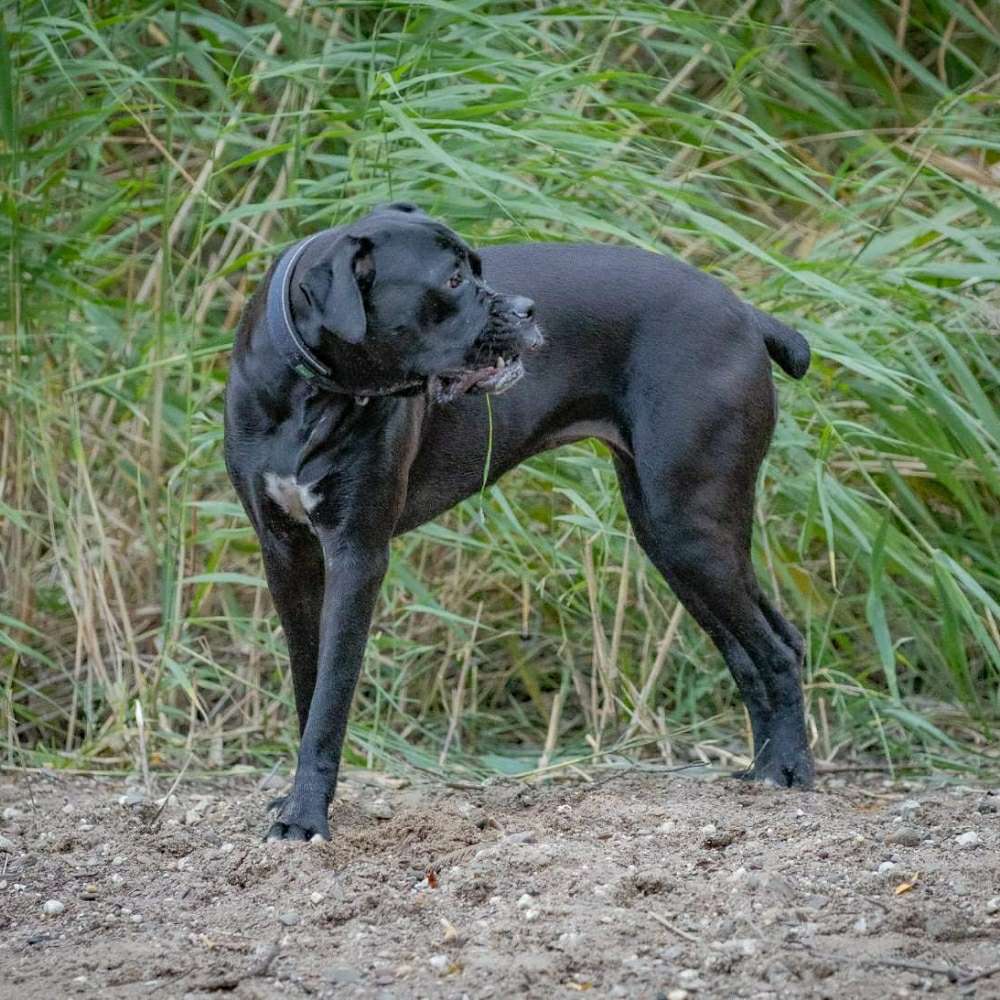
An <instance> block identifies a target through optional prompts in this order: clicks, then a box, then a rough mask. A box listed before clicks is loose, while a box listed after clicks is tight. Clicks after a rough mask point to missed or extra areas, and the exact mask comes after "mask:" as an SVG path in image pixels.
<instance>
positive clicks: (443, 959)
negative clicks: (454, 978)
mask: <svg viewBox="0 0 1000 1000" xmlns="http://www.w3.org/2000/svg"><path fill="white" fill-rule="evenodd" d="M430 966H431V968H432V969H433V970H434V971H435V972H444V970H445V969H447V968H448V956H447V955H431V957H430Z"/></svg>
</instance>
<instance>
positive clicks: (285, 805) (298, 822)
mask: <svg viewBox="0 0 1000 1000" xmlns="http://www.w3.org/2000/svg"><path fill="white" fill-rule="evenodd" d="M268 809H269V810H271V809H277V810H278V817H277V819H276V820H275V821H274V822H273V823H272V824H271V827H270V829H269V830H268V831H267V835H266V836H265V838H264V839H265V840H267V841H274V840H291V841H298V842H300V843H309V842H315V841H323V840H329V839H330V824H329V821H328V820H327V816H326V811H327V807H326V803H325V802H309V801H305V802H302V801H298V800H297V799H296V796H295V794H294V793H293V794H291V795H284V796H282V797H281V798H277V799H275V800H274V801H273V802H271V803H270V805H269V806H268Z"/></svg>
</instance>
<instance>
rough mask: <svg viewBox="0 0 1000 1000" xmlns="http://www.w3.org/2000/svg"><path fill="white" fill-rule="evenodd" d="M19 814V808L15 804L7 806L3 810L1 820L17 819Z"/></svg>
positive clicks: (6, 821) (7, 821)
mask: <svg viewBox="0 0 1000 1000" xmlns="http://www.w3.org/2000/svg"><path fill="white" fill-rule="evenodd" d="M20 815H21V810H20V809H18V808H17V806H7V808H6V809H4V811H3V821H4V822H5V823H9V822H10V821H11V820H15V819H17V817H18V816H20Z"/></svg>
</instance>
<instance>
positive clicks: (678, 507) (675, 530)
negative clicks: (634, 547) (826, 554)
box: [617, 412, 813, 787]
mask: <svg viewBox="0 0 1000 1000" xmlns="http://www.w3.org/2000/svg"><path fill="white" fill-rule="evenodd" d="M686 416H687V417H689V418H690V416H691V414H690V413H689V414H687V415H686ZM738 424H739V415H738V414H733V413H732V412H730V413H729V414H728V415H727V420H726V421H725V423H723V422H720V421H713V420H706V422H705V424H704V425H703V426H702V427H701V428H700V431H699V432H695V433H690V434H684V433H682V434H681V435H679V436H678V437H677V438H675V439H674V440H672V441H671V442H670V444H669V445H664V438H663V436H662V435H656V434H653V433H651V428H649V429H647V430H646V432H645V433H644V432H643V430H642V428H637V431H638V433H636V434H634V435H633V448H634V454H635V460H634V462H633V461H632V460H630V459H626V458H624V457H623V458H619V459H618V461H617V466H618V475H619V482H620V483H621V486H622V494H623V497H624V500H625V504H626V509H627V510H628V513H629V517H630V519H631V521H632V524H633V526H634V527H635V532H636V538H637V539H638V541H639V543H640V544H641V545H642V547H643V549H644V550H645V551H646V553H647V555H648V556H649V557H650V559H651V560H652V562H653V563H654V565H655V566H656V567H657V569H659V570H660V572H661V573H662V574H663V576H664V578H665V579H666V580H667V582H668V583H669V584H670V585H671V587H672V588H673V590H674V592H675V593H676V594H677V597H678V598H679V599H680V601H681V602H682V603H683V604H684V606H685V607H686V608H687V609H688V611H689V612H690V613H691V616H692V617H693V618H694V619H695V620H696V621H697V622H698V623H699V624H700V625H701V626H702V627H703V628H704V629H705V631H706V632H708V634H709V636H710V637H711V638H712V640H713V642H714V643H715V644H716V646H717V647H718V649H719V651H720V652H721V653H722V655H723V658H724V659H725V661H726V665H727V666H728V667H729V670H730V672H731V673H732V675H733V677H734V679H735V681H736V683H737V686H738V687H739V690H740V694H741V696H742V697H743V700H744V703H745V704H746V706H747V710H748V712H749V714H750V721H751V726H752V728H753V735H754V756H755V761H754V766H753V768H752V770H751V771H750V772H749V773H748V774H747V775H746V776H747V777H751V778H756V779H760V780H766V781H771V782H773V783H775V784H778V785H781V786H785V787H790V786H798V787H808V786H810V785H811V783H812V780H813V763H812V756H811V754H810V752H809V747H808V741H807V738H806V729H805V710H804V705H803V698H802V688H801V679H800V664H801V648H802V647H801V639H798V641H797V642H796V638H797V637H798V633H797V632H796V631H795V630H794V628H793V627H792V626H791V625H789V624H788V623H787V622H785V620H784V619H783V618H782V617H781V616H780V615H779V614H778V612H777V611H776V610H775V609H774V608H773V607H772V606H771V605H770V603H769V602H766V598H764V596H763V594H762V592H761V590H760V587H759V585H758V583H757V580H756V577H755V575H754V571H753V566H752V564H751V561H750V531H751V525H752V514H753V500H754V486H755V480H756V473H757V468H758V466H759V461H753V460H752V459H753V458H754V455H753V454H752V453H748V452H747V451H746V450H744V451H743V452H742V453H740V461H738V462H735V463H733V464H732V466H727V463H726V462H725V461H724V458H725V456H726V455H731V454H733V441H732V439H731V437H730V436H731V435H734V434H735V435H736V436H737V437H738V438H739V439H740V440H741V441H746V439H747V434H746V433H745V429H743V431H741V429H740V428H739V427H738ZM734 425H737V426H734ZM674 426H677V425H676V424H674ZM764 443H765V444H766V440H765V442H764ZM720 458H721V459H722V461H720Z"/></svg>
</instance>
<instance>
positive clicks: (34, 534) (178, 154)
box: [0, 0, 1000, 777]
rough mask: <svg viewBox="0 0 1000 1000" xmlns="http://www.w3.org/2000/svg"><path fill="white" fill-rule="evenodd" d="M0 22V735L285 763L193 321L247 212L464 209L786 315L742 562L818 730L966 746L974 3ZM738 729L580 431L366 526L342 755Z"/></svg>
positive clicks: (980, 81)
mask: <svg viewBox="0 0 1000 1000" xmlns="http://www.w3.org/2000/svg"><path fill="white" fill-rule="evenodd" d="M3 27H4V32H5V38H4V42H5V44H3V45H2V46H0V143H2V153H3V164H4V172H3V177H2V212H0V259H2V268H3V273H2V276H0V281H2V284H0V287H2V289H3V301H2V303H0V309H2V314H0V316H2V322H3V327H2V341H0V349H2V355H3V366H2V375H3V380H2V387H0V391H2V414H0V421H2V441H0V524H2V534H0V558H2V565H0V570H2V576H3V579H2V595H3V596H2V605H0V664H2V671H0V682H2V718H3V726H4V730H3V750H2V758H3V761H4V763H6V764H10V765H16V766H28V765H33V766H38V765H44V764H48V765H52V766H57V767H77V768H98V767H110V768H122V769H125V768H131V767H133V766H134V765H135V762H136V760H137V759H139V758H144V759H146V760H147V761H149V762H150V763H151V764H152V765H154V766H156V765H162V766H165V767H176V766H180V765H181V764H187V763H190V766H191V769H192V771H197V770H201V769H206V768H232V767H239V766H246V765H263V766H269V765H271V764H272V763H276V762H283V763H287V762H289V761H290V752H291V750H292V748H293V746H294V735H295V734H294V725H293V715H294V713H293V711H292V708H291V690H290V683H289V677H288V675H287V670H286V658H285V653H284V644H283V641H282V638H281V635H280V632H279V630H278V627H277V624H276V620H275V617H274V615H273V613H272V609H271V605H270V601H269V598H268V597H267V593H266V590H265V589H264V587H263V582H262V578H261V567H260V563H259V560H258V555H257V551H256V543H255V539H254V536H253V534H252V531H251V529H250V528H249V526H248V523H247V521H246V519H245V518H244V516H243V514H242V512H241V510H240V509H239V507H238V506H237V503H236V500H235V496H234V495H233V493H232V490H231V488H230V486H229V484H228V482H227V480H226V477H225V473H224V470H223V466H222V457H221V448H220V444H221V435H222V424H221V419H220V417H221V406H222V394H223V386H224V381H225V373H226V363H227V354H228V349H229V344H230V341H231V337H232V331H233V328H234V324H235V322H236V319H237V317H238V315H239V312H240V309H241V307H242V306H243V304H244V302H245V301H246V299H247V296H248V294H249V293H250V292H251V291H252V289H253V287H254V285H255V283H256V282H257V281H258V280H259V278H260V276H261V275H262V273H263V271H264V269H265V268H266V266H267V265H268V263H269V262H270V261H271V260H272V259H273V256H274V254H275V253H276V252H277V251H278V250H279V249H280V248H281V247H282V246H283V245H285V244H286V243H288V242H290V241H292V240H294V239H296V238H299V237H302V236H303V235H305V234H307V233H310V232H312V231H315V230H316V229H319V228H321V227H325V226H329V225H332V224H336V223H339V222H341V221H343V220H346V219H349V218H351V217H354V216H357V215H360V214H362V213H364V212H366V211H367V210H369V209H370V208H371V207H372V206H374V205H376V204H377V203H379V202H381V201H385V200H387V199H408V200H412V201H415V202H417V203H419V204H420V205H421V206H422V207H424V208H425V209H426V210H427V211H428V212H430V213H432V214H436V215H439V216H441V217H442V218H444V219H446V220H447V221H448V222H449V223H450V224H451V225H452V226H453V227H454V228H455V229H457V230H458V231H459V232H460V233H461V234H462V235H463V236H464V237H466V238H467V239H468V240H469V241H471V242H472V243H491V242H501V241H510V240H539V239H544V240H606V241H614V242H618V243H622V244H633V245H637V246H642V247H648V248H652V249H654V250H658V251H660V252H663V253H667V254H675V255H678V256H680V257H683V258H686V259H688V260H689V261H691V262H693V263H695V264H698V265H699V266H701V267H704V268H706V269H708V270H709V271H711V272H712V273H714V274H715V275H717V276H718V277H719V278H721V279H722V280H723V281H725V282H726V283H727V284H728V285H730V286H731V287H733V288H734V289H735V290H737V291H739V292H740V293H741V294H743V295H744V296H745V297H747V298H749V299H751V300H752V301H753V302H755V303H756V304H757V305H758V306H761V307H763V308H766V309H768V310H770V311H771V312H773V313H775V314H777V315H779V316H781V317H782V318H783V319H785V320H786V321H787V322H789V323H792V324H794V325H796V326H797V327H798V328H799V329H801V330H802V331H803V332H805V333H806V335H807V336H808V337H809V339H810V341H811V343H812V345H813V348H814V351H815V363H814V367H813V369H812V371H811V372H810V375H809V376H808V378H807V379H806V380H805V381H804V382H803V383H801V384H793V383H791V382H789V381H788V380H787V379H783V378H782V380H781V381H782V384H781V396H782V407H783V410H782V418H781V422H780V427H779V430H778V433H777V438H776V442H775V445H774V448H773V451H772V454H771V457H770V459H769V461H768V463H767V465H766V468H765V470H764V473H763V477H762V483H761V491H760V500H759V508H758V518H757V529H758V530H757V537H756V550H755V557H756V560H757V565H758V568H759V572H760V575H761V577H762V579H763V580H764V581H766V585H767V586H768V587H769V588H770V589H771V590H772V591H773V592H774V593H775V594H777V595H780V600H781V601H782V603H783V605H784V607H785V608H786V610H787V613H788V614H789V615H790V617H791V618H792V619H794V620H795V621H796V622H797V623H798V624H799V626H800V627H801V628H802V630H803V631H804V633H805V634H806V636H807V643H808V654H807V664H806V674H807V677H806V680H807V693H808V701H809V709H810V725H811V732H812V734H813V737H814V739H815V744H816V750H817V754H818V755H819V757H820V758H821V759H823V760H827V761H834V760H841V759H845V758H848V757H852V756H857V755H865V754H868V753H871V754H874V755H877V756H879V757H881V758H884V759H885V760H887V761H888V762H889V763H890V765H891V766H901V765H909V766H918V767H949V768H978V769H982V768H984V767H987V768H988V767H992V766H996V765H997V760H998V758H997V754H996V742H995V735H996V726H997V723H998V720H1000V693H998V691H1000V684H998V681H1000V653H998V645H1000V642H998V622H1000V604H998V600H1000V594H998V576H1000V572H998V571H1000V561H998V557H1000V552H998V546H1000V533H998V532H997V531H996V522H997V514H998V495H1000V490H998V485H1000V468H998V442H1000V419H998V415H997V410H996V408H995V404H996V400H997V398H998V397H997V387H998V378H997V364H998V338H1000V297H998V292H997V290H998V287H1000V197H998V195H1000V130H998V124H1000V113H998V112H1000V107H998V93H1000V44H998V38H1000V10H998V7H997V5H996V4H991V3H986V2H982V0H907V2H903V3H898V4H897V3H889V2H880V0H743V2H741V3H739V4H737V3H724V2H715V0H672V2H640V0H588V2H586V3H583V2H576V3H574V2H569V3H555V2H550V0H534V2H488V0H456V2H443V0H420V2H416V3H391V2H385V3H377V2H361V0H359V2H347V3H337V4H326V3H314V2H307V0H282V2H272V0H244V2H238V3H237V2H232V3H226V2H223V0H207V2H204V3H201V2H197V3H196V2H184V0H179V2H174V3H169V2H163V0H152V2H143V0H115V2H110V0H105V2H102V0H91V2H88V3H83V2H69V0H48V2H34V0H21V2H15V3H7V4H4V5H3ZM484 405H486V404H485V402H484ZM745 733H746V723H745V719H744V715H743V710H742V708H741V706H740V704H739V701H738V699H737V697H736V695H735V692H734V687H733V684H732V682H731V681H730V679H729V677H728V675H727V674H726V672H725V669H724V667H723V664H722V661H721V659H720V658H719V657H718V655H717V654H716V653H715V652H714V650H713V648H712V647H711V645H710V643H709V641H708V640H707V638H706V637H705V636H704V635H703V634H702V633H701V632H700V631H699V630H698V629H697V627H696V626H695V625H694V624H693V623H692V622H691V621H690V620H689V619H688V618H687V617H686V616H685V615H684V614H683V613H682V612H681V610H680V609H679V608H678V606H677V604H676V602H675V600H674V598H673V596H672V595H671V593H670V591H669V590H668V588H667V587H666V586H665V585H664V584H663V583H662V582H661V581H660V579H659V578H658V577H657V576H656V574H655V572H654V571H652V569H651V567H650V566H649V565H648V564H647V563H646V561H645V559H644V558H643V557H642V556H641V554H640V553H639V552H638V551H637V549H636V546H635V543H634V541H633V540H632V538H631V536H630V534H629V531H628V527H627V522H626V520H625V518H624V516H623V513H622V509H621V506H620V503H619V499H618V496H617V493H616V489H615V485H614V476H613V473H612V470H611V467H610V463H609V461H608V458H607V455H606V454H605V453H604V452H603V450H602V448H601V447H600V446H598V445H596V444H585V445H579V446H575V447H571V448H566V449H563V450H561V451H559V452H555V453H550V454H548V455H545V456H542V457H540V458H538V459H535V460H533V461H532V462H530V463H529V464H528V465H527V466H526V467H524V468H522V469H520V470H519V471H517V472H516V473H515V474H512V475H511V476H509V477H507V478H506V479H504V480H503V481H502V482H501V483H500V484H499V485H498V486H496V487H494V488H492V489H491V490H489V491H488V494H486V495H482V496H480V497H477V498H475V499H473V500H471V501H469V502H467V503H466V504H465V505H464V506H462V507H461V508H460V509H458V510H456V511H454V512H452V513H451V514H449V515H448V516H447V517H445V518H444V519H442V520H441V521H439V522H438V523H435V524H431V525H428V526H427V527H425V528H423V529H422V530H419V531H417V532H414V533H412V534H411V535H409V536H407V537H405V538H403V539H401V540H399V541H398V542H397V543H396V545H395V548H394V556H393V563H392V568H391V571H390V576H389V579H388V581H387V584H386V587H385V592H384V599H383V600H382V602H381V606H380V609H379V611H378V617H377V622H376V627H375V630H374V635H373V638H372V640H371V642H370V646H369V650H368V654H367V658H366V663H365V672H364V677H363V680H362V683H361V686H360V689H359V692H358V696H357V698H356V702H355V709H354V713H353V726H352V730H351V737H350V741H349V757H350V758H351V759H352V760H353V761H354V762H365V761H367V762H372V761H378V762H383V763H384V762H387V761H388V762H394V763H400V762H403V761H408V762H409V763H410V764H412V765H414V766H417V767H422V768H426V769H430V770H444V771H447V772H448V773H450V774H455V773H465V774H466V775H469V776H473V777H475V776H477V775H478V776H482V775H486V774H490V773H496V772H497V771H502V772H506V773H511V772H523V771H530V770H532V769H537V768H539V767H546V766H547V767H562V766H570V764H571V762H572V761H574V760H577V759H580V758H582V757H587V756H588V755H589V756H593V755H600V756H601V757H603V758H605V759H606V757H607V755H617V754H626V755H631V756H635V755H638V754H653V755H658V756H660V757H662V758H664V759H665V760H666V761H668V762H674V761H684V760H688V759H692V760H705V761H708V762H711V763H713V764H720V765H723V766H730V765H732V764H734V763H738V762H739V761H740V755H741V754H743V753H745V750H746V743H745V740H744V737H745ZM991 746H992V750H991V749H990V748H991Z"/></svg>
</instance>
